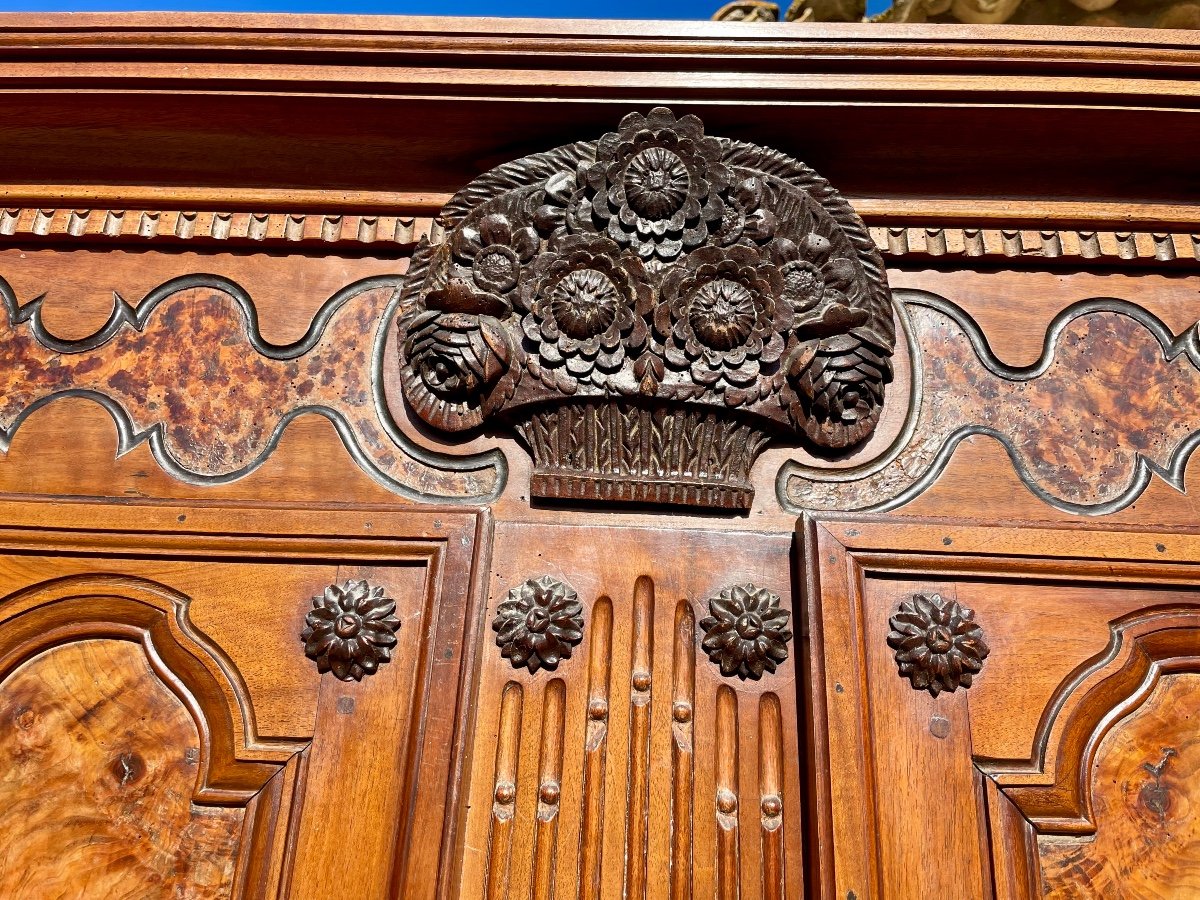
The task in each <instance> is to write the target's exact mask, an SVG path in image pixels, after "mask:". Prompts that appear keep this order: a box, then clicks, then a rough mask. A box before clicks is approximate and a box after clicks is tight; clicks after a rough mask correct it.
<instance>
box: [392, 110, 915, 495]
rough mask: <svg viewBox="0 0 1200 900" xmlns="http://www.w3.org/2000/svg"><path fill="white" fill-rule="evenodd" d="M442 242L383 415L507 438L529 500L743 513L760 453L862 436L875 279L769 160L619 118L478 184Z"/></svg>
mask: <svg viewBox="0 0 1200 900" xmlns="http://www.w3.org/2000/svg"><path fill="white" fill-rule="evenodd" d="M441 224H442V225H443V226H444V228H445V232H446V237H445V240H444V241H441V242H439V243H429V242H425V243H423V244H422V245H421V246H420V247H419V248H418V250H417V252H416V253H415V254H414V256H413V259H412V264H411V267H410V269H409V272H408V275H407V277H406V281H405V286H404V298H403V301H402V305H401V309H402V312H401V314H400V317H399V335H398V336H399V340H400V358H401V366H402V372H401V381H402V384H403V390H404V394H405V396H406V398H407V400H408V402H409V403H410V404H411V405H412V407H413V409H414V410H415V412H416V413H417V414H418V415H419V416H420V417H421V418H422V419H424V420H425V421H426V422H428V423H429V424H431V425H433V426H435V427H437V428H441V429H444V430H448V431H464V430H470V429H477V428H480V427H481V426H484V425H485V424H489V425H490V424H493V423H496V422H501V423H504V424H507V425H509V426H511V427H512V428H514V429H515V431H516V432H517V434H518V435H519V436H520V437H521V439H522V440H523V441H524V443H525V444H526V445H527V446H528V448H529V449H530V451H531V452H532V454H533V459H534V474H533V479H532V483H531V486H530V490H531V493H532V495H533V496H537V497H548V498H571V499H578V500H603V501H627V502H652V503H672V504H683V505H690V506H709V507H722V508H726V509H735V510H736V509H746V508H748V507H749V505H750V502H751V499H752V498H753V489H752V487H751V484H750V477H749V476H750V469H751V467H752V465H753V464H754V461H755V459H756V458H757V457H758V454H759V453H760V452H761V451H762V449H763V448H764V447H765V446H766V445H767V443H768V442H770V441H771V440H773V439H779V440H784V441H792V442H795V441H797V440H802V441H804V442H806V443H807V444H808V445H810V447H811V448H813V449H817V450H823V451H826V452H837V451H841V450H844V449H846V448H849V447H851V446H854V445H855V444H858V443H860V442H862V441H863V440H864V439H865V438H866V437H867V436H868V435H870V433H871V431H872V430H873V429H874V427H875V424H876V422H877V421H878V419H879V415H880V411H881V407H882V403H883V395H884V385H885V384H886V383H887V382H888V381H890V379H891V364H890V356H891V353H892V349H893V344H894V340H895V330H894V325H893V321H892V311H891V301H890V294H889V291H888V286H887V281H886V278H885V276H884V272H883V265H882V262H881V260H880V257H879V255H878V252H877V251H876V249H875V246H874V244H873V242H872V241H871V239H870V236H869V235H868V233H867V231H866V229H865V227H864V226H863V224H862V222H861V221H860V220H859V218H858V217H857V216H856V215H855V213H854V211H853V210H852V209H851V208H850V206H849V205H848V204H847V203H846V202H845V201H844V200H843V199H842V198H841V197H840V196H839V195H838V194H837V193H836V192H835V191H834V190H833V189H832V188H831V187H830V185H829V184H828V182H826V181H825V180H824V179H823V178H821V177H820V176H819V175H817V174H816V173H815V172H813V171H812V170H811V169H810V168H808V167H807V166H805V165H804V164H802V163H800V162H797V161H796V160H794V159H791V158H790V157H788V156H785V155H783V154H781V153H778V152H776V151H774V150H769V149H766V148H763V147H759V146H755V145H753V144H747V143H742V142H739V141H733V140H727V139H722V138H715V137H709V136H707V135H705V134H704V126H703V125H702V123H701V122H700V120H699V119H698V118H696V117H695V116H690V115H689V116H684V117H682V118H679V119H676V118H675V116H674V115H673V114H672V113H671V112H670V110H667V109H662V108H659V109H654V110H652V111H651V112H650V114H649V115H648V116H643V115H641V114H639V113H631V114H630V115H628V116H626V117H625V118H624V119H623V120H622V122H621V124H620V126H619V128H618V130H617V131H615V132H610V133H608V134H606V135H604V136H603V137H602V138H600V139H599V140H597V141H584V142H580V143H576V144H570V145H567V146H563V147H559V148H557V149H555V150H551V151H549V152H547V153H539V154H535V155H533V156H528V157H526V158H524V159H521V160H518V161H516V162H512V163H507V164H505V165H502V166H500V167H498V168H496V169H493V170H492V171H491V172H488V173H486V174H485V175H482V176H481V177H479V178H478V179H476V180H475V181H473V182H472V183H471V184H469V185H467V187H465V188H464V189H463V190H462V191H460V192H459V193H458V194H457V195H456V196H455V197H454V199H452V200H451V201H450V203H449V204H447V206H446V207H445V208H444V209H443V211H442V216H441Z"/></svg>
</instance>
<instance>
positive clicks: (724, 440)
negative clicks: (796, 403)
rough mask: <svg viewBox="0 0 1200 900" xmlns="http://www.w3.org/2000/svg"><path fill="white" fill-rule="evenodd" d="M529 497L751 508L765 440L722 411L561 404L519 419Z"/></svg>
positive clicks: (603, 403) (756, 430)
mask: <svg viewBox="0 0 1200 900" xmlns="http://www.w3.org/2000/svg"><path fill="white" fill-rule="evenodd" d="M516 427H517V432H518V433H519V434H520V435H521V437H522V438H523V439H524V441H525V443H526V444H528V445H529V448H530V450H531V451H532V453H533V459H534V473H533V478H532V479H531V482H530V492H531V493H532V495H533V496H535V497H545V498H553V499H564V500H600V501H606V502H625V503H670V504H678V505H686V506H707V507H717V508H721V509H733V510H738V509H749V507H750V503H751V501H752V500H753V499H754V489H753V488H752V487H751V485H750V467H751V465H753V463H754V460H755V458H756V457H757V456H758V453H759V451H760V450H762V448H763V446H764V445H765V444H766V443H767V441H768V440H769V437H768V435H767V433H766V432H765V431H763V430H762V429H760V428H757V427H755V426H754V425H752V424H749V423H747V422H745V421H742V420H739V419H736V418H731V417H730V416H729V414H728V413H727V412H724V411H714V410H705V409H703V408H695V407H691V408H688V407H661V406H659V407H648V406H647V407H643V406H634V405H629V404H625V403H619V402H606V401H598V402H595V403H579V402H578V401H576V402H575V403H574V404H564V405H562V406H557V407H552V408H549V409H542V410H539V411H538V412H537V413H535V414H534V415H533V417H532V418H531V419H529V420H528V421H526V422H521V423H518V424H517V426H516Z"/></svg>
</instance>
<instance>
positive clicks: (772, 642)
mask: <svg viewBox="0 0 1200 900" xmlns="http://www.w3.org/2000/svg"><path fill="white" fill-rule="evenodd" d="M708 610H709V612H710V613H711V615H709V616H707V617H705V618H704V619H701V620H700V628H701V629H703V631H704V642H703V643H702V644H701V646H702V647H703V648H704V649H705V650H706V651H708V657H709V659H711V660H712V661H713V662H714V663H716V664H717V665H719V666H720V667H721V674H722V675H737V676H738V677H739V678H741V679H743V680H745V679H747V678H753V679H755V680H758V679H759V678H762V675H763V672H774V671H775V667H776V666H777V665H778V664H779V663H781V662H783V661H784V660H785V659H787V657H788V648H787V645H788V641H790V640H791V639H792V632H791V631H789V630H788V628H787V620H788V616H789V615H790V613H789V612H788V611H787V610H786V609H782V608H781V607H780V605H779V595H778V594H772V593H771V592H770V591H768V590H765V589H764V588H759V587H755V586H754V585H753V584H744V585H735V586H733V587H731V588H726V589H725V590H723V591H721V593H720V595H719V596H717V597H712V598H710V599H709V601H708Z"/></svg>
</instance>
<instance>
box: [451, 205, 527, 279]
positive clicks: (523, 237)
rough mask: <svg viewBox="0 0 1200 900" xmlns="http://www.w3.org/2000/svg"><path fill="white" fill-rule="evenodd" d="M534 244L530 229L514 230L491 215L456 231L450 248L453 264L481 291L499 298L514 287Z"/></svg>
mask: <svg viewBox="0 0 1200 900" xmlns="http://www.w3.org/2000/svg"><path fill="white" fill-rule="evenodd" d="M538 244H539V239H538V235H537V232H536V231H534V229H533V228H531V227H530V226H528V225H524V226H520V227H518V226H514V225H513V223H512V221H511V220H510V219H509V217H508V216H506V215H503V214H501V213H492V214H491V215H487V216H484V217H483V218H482V219H480V220H479V223H478V224H477V225H465V226H463V227H462V228H460V229H459V230H458V231H456V232H455V234H454V237H453V238H452V239H451V243H450V248H451V252H452V254H453V257H454V261H455V262H457V263H458V264H459V265H461V266H463V267H464V268H468V269H470V275H471V279H472V280H473V281H474V282H475V284H476V285H477V286H478V287H479V288H480V289H481V290H482V291H484V292H487V293H490V294H493V295H496V296H498V297H503V296H504V295H505V294H507V293H508V292H509V291H511V290H512V289H513V288H514V287H516V286H517V279H518V278H519V277H520V275H521V266H523V265H524V264H525V263H527V262H529V261H530V260H531V259H533V256H534V254H535V253H537V249H538Z"/></svg>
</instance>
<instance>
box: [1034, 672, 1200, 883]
mask: <svg viewBox="0 0 1200 900" xmlns="http://www.w3.org/2000/svg"><path fill="white" fill-rule="evenodd" d="M1198 723H1200V675H1193V674H1186V675H1167V676H1164V677H1163V679H1162V680H1161V681H1160V682H1159V683H1158V686H1157V687H1156V688H1155V689H1154V692H1153V693H1152V694H1151V695H1150V698H1149V700H1147V701H1146V703H1145V705H1143V706H1142V707H1141V708H1140V709H1138V710H1137V711H1136V712H1135V713H1134V714H1133V715H1132V716H1130V717H1129V718H1128V719H1126V720H1125V721H1124V722H1121V723H1119V724H1118V725H1117V726H1116V727H1115V728H1114V729H1113V730H1112V731H1111V732H1109V734H1108V735H1107V736H1106V737H1105V738H1104V740H1103V742H1102V743H1101V745H1100V748H1099V751H1098V752H1097V754H1096V762H1095V764H1094V765H1093V767H1092V781H1091V796H1092V804H1093V813H1094V817H1095V823H1096V834H1095V836H1094V837H1087V838H1071V837H1056V836H1044V837H1041V838H1039V840H1038V848H1039V851H1040V856H1041V864H1042V880H1043V887H1044V890H1045V896H1046V897H1049V898H1053V900H1083V898H1114V897H1129V898H1137V900H1166V898H1181V897H1195V896H1200V730H1197V724H1198Z"/></svg>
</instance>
